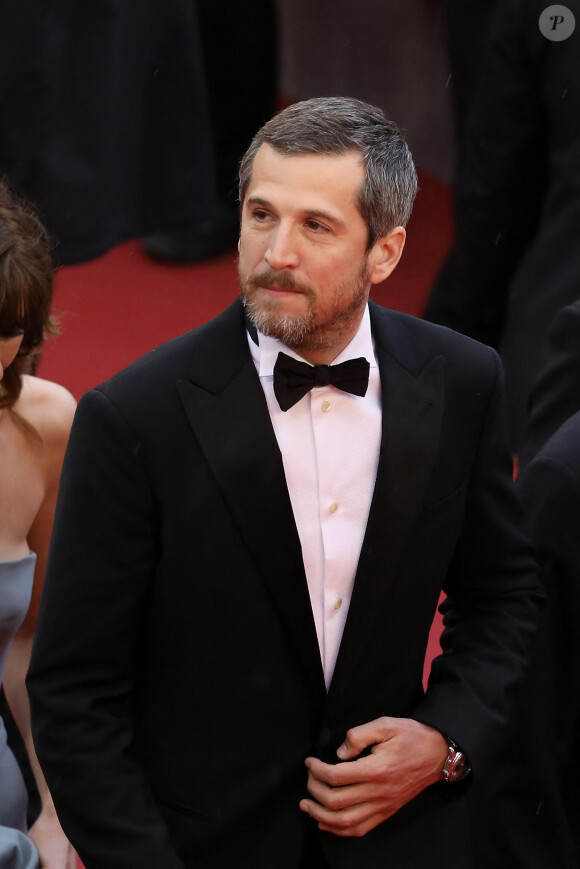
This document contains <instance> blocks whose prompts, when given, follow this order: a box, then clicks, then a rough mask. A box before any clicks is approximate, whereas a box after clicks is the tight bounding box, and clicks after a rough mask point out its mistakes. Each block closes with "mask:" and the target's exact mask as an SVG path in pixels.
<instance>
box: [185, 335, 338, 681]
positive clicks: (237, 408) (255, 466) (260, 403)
mask: <svg viewBox="0 0 580 869" xmlns="http://www.w3.org/2000/svg"><path fill="white" fill-rule="evenodd" d="M245 357H247V358H246V360H245V362H243V364H242V365H241V367H240V368H239V370H238V371H237V373H235V374H234V376H233V378H232V379H230V380H229V381H228V382H227V383H226V385H225V386H223V385H222V384H220V387H219V389H218V390H216V389H215V388H213V390H208V388H206V387H204V386H200V385H197V384H195V383H192V382H185V381H181V382H180V383H179V391H180V394H181V399H182V401H183V404H184V407H185V411H186V413H187V417H188V420H189V423H190V425H191V428H192V429H193V431H194V434H195V436H196V438H197V440H198V442H199V444H200V446H201V448H202V450H203V452H204V455H205V457H206V459H207V462H208V464H209V466H210V468H211V470H212V473H213V476H214V478H215V481H216V484H217V486H218V487H219V489H220V491H221V493H222V496H223V498H224V501H225V502H226V504H227V506H228V509H229V512H230V515H231V517H232V521H233V523H234V525H235V526H236V528H237V529H238V531H239V533H240V535H241V536H242V537H243V539H244V541H245V543H246V545H247V548H248V551H249V553H250V556H251V558H252V560H253V561H254V564H255V566H256V569H257V571H258V573H259V574H260V576H261V579H262V581H263V582H264V584H265V585H266V586H267V588H268V590H269V592H270V594H271V596H272V598H273V601H274V604H275V606H276V607H277V609H278V612H279V614H280V617H281V619H282V621H283V623H284V625H285V627H286V630H287V632H288V635H289V637H290V640H291V642H292V644H293V646H294V647H295V649H296V651H297V654H298V656H299V658H300V659H301V661H302V664H303V665H304V667H305V669H306V670H307V672H308V675H309V678H310V679H311V680H312V683H313V685H314V687H315V688H316V689H317V690H319V691H320V690H321V691H325V686H324V677H323V673H322V665H321V661H320V652H319V649H318V642H317V638H316V629H315V626H314V619H313V616H312V609H311V606H310V598H309V595H308V587H307V583H306V576H305V573H304V564H303V560H302V550H301V547H300V540H299V537H298V532H297V530H296V524H295V522H294V516H293V513H292V507H291V503H290V497H289V495H288V489H287V486H286V479H285V476H284V468H283V464H282V458H281V455H280V450H279V448H278V444H277V441H276V437H275V435H274V431H273V428H272V424H271V421H270V417H269V414H268V409H267V405H266V401H265V398H264V394H263V391H262V387H261V386H260V382H259V378H258V376H257V374H256V370H255V366H254V363H253V361H252V359H251V357H250V355H249V353H248V352H247V345H246V347H245Z"/></svg>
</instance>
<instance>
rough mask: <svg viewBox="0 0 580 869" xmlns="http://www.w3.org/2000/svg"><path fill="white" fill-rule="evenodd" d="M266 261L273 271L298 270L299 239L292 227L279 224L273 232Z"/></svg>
mask: <svg viewBox="0 0 580 869" xmlns="http://www.w3.org/2000/svg"><path fill="white" fill-rule="evenodd" d="M265 260H266V262H267V263H268V265H269V266H270V268H271V269H276V270H277V271H281V270H282V269H292V268H296V266H297V265H298V250H297V239H296V238H295V235H294V232H293V230H292V228H291V227H286V226H284V225H283V224H279V225H278V226H277V227H276V229H274V230H272V233H271V235H270V238H269V244H268V249H267V251H266V254H265Z"/></svg>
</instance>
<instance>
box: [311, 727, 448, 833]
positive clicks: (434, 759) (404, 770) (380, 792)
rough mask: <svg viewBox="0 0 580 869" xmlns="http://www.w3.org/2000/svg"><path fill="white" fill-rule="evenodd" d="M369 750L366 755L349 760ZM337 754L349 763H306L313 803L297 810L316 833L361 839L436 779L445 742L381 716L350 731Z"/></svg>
mask: <svg viewBox="0 0 580 869" xmlns="http://www.w3.org/2000/svg"><path fill="white" fill-rule="evenodd" d="M369 746H372V748H371V753H370V754H369V755H367V756H365V757H360V758H358V760H353V758H357V757H358V755H359V754H360V753H361V751H363V750H364V749H365V748H368V747H369ZM337 755H338V757H339V758H340V759H341V760H343V761H351V762H349V763H339V764H336V765H334V764H328V763H323V762H322V761H321V760H318V759H317V758H315V757H309V758H307V759H306V766H307V767H308V791H309V792H310V794H311V795H312V796H313V797H314V799H313V800H310V799H305V800H302V801H301V803H300V808H301V809H302V811H303V812H307V813H308V814H309V815H311V816H312V818H314V820H315V821H317V822H318V827H319V828H320V829H321V830H326V831H328V832H329V833H334V834H335V835H336V836H364V835H365V833H368V832H369V830H372V829H374V827H376V826H378V825H379V824H380V823H382V821H385V820H386V819H387V818H390V817H391V815H394V814H395V812H397V811H398V810H399V809H400V808H401V807H402V806H404V805H405V804H406V803H408V802H409V801H410V800H412V799H413V798H414V797H416V796H417V794H419V793H421V791H422V790H424V789H425V788H426V787H428V786H429V785H431V784H434V783H435V782H436V781H439V780H440V779H441V771H442V769H443V764H444V763H445V758H446V757H447V742H446V741H445V738H444V737H443V736H442V735H441V734H440V733H439V731H438V730H434V728H432V727H428V726H427V725H426V724H420V723H419V722H418V721H413V720H412V719H409V718H386V717H385V718H377V719H376V720H375V721H370V722H369V723H368V724H362V725H360V727H353V728H352V730H349V731H348V733H347V734H346V739H345V741H344V743H343V744H342V745H341V746H340V748H339V749H338V751H337Z"/></svg>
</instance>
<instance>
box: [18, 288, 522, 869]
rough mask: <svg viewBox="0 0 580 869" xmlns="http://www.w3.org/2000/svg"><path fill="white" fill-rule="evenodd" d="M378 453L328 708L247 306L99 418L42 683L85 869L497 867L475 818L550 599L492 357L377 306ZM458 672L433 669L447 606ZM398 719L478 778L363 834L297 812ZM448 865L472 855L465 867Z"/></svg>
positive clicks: (181, 347)
mask: <svg viewBox="0 0 580 869" xmlns="http://www.w3.org/2000/svg"><path fill="white" fill-rule="evenodd" d="M371 322H372V329H373V335H374V339H375V342H376V354H377V360H378V362H379V367H380V374H381V384H382V406H383V422H382V447H381V455H380V462H379V469H378V474H377V479H376V485H375V490H374V496H373V502H372V506H371V512H370V516H369V519H368V525H367V529H366V536H365V539H364V543H363V548H362V551H361V555H360V560H359V565H358V570H357V575H356V580H355V585H354V594H353V598H352V602H351V605H350V609H349V613H348V619H347V623H346V627H345V631H344V635H343V638H342V643H341V646H340V651H339V656H338V660H337V664H336V668H335V671H334V676H333V679H332V683H331V686H330V691H329V693H328V694H327V693H326V690H325V685H324V679H323V673H322V668H321V662H320V654H319V649H318V645H317V640H316V632H315V628H314V622H313V618H312V610H311V606H310V601H309V596H308V591H307V584H306V580H305V574H304V566H303V561H302V554H301V549H300V543H299V538H298V534H297V531H296V525H295V523H294V519H293V515H292V508H291V504H290V499H289V496H288V490H287V487H286V482H285V477H284V470H283V466H282V461H281V456H280V451H279V448H278V445H277V442H276V438H275V436H274V432H273V429H272V424H271V421H270V417H269V414H268V410H267V406H266V401H265V398H264V394H263V391H262V388H261V385H260V382H259V379H258V376H257V373H256V369H255V366H254V363H253V361H252V359H251V356H250V353H249V349H248V342H247V335H246V332H245V328H244V319H243V314H242V308H241V305H240V303H239V302H238V303H235V304H234V305H233V306H232V307H231V308H229V309H228V310H227V311H225V312H224V313H223V314H222V315H221V316H220V317H218V318H217V319H216V320H214V321H212V322H210V323H208V324H207V325H205V326H203V327H201V328H200V329H198V330H196V331H194V332H192V333H189V334H187V335H184V336H183V337H181V338H178V339H176V340H175V341H173V342H170V343H169V344H166V345H164V346H163V347H160V348H158V349H156V350H154V351H153V352H152V353H150V354H149V355H148V356H146V357H144V358H143V359H142V360H140V361H138V362H137V363H136V364H134V365H132V366H131V367H130V368H128V369H127V370H126V371H124V372H122V373H121V374H119V375H117V376H116V377H114V378H113V379H112V380H110V381H109V382H108V383H106V384H105V385H103V386H102V387H100V388H98V389H96V390H93V391H91V392H90V393H88V394H87V396H85V398H84V399H83V400H82V401H81V403H80V407H79V412H78V415H77V419H76V422H75V427H74V431H73V435H72V437H71V442H70V448H69V452H68V456H67V460H66V465H65V468H64V472H63V484H62V491H61V497H60V501H59V508H58V515H57V520H56V527H55V536H54V542H53V548H52V563H51V567H50V575H49V578H48V580H47V583H46V591H45V597H44V600H43V606H42V613H41V616H40V623H39V629H38V635H37V643H36V648H35V653H34V662H33V665H32V670H31V674H30V680H29V687H30V691H31V696H32V702H33V710H34V719H35V732H36V739H37V740H38V751H39V755H40V757H41V760H42V763H43V765H44V768H45V771H46V775H47V779H48V781H49V783H50V787H51V790H52V793H53V796H54V800H55V803H56V805H57V806H58V810H59V814H60V815H61V817H62V822H63V826H64V828H65V830H66V832H67V834H68V835H69V836H70V838H71V840H72V841H73V842H74V843H75V845H76V847H77V848H78V850H79V853H80V854H81V857H82V858H83V859H84V861H85V863H86V865H87V869H105V867H111V869H112V867H115V869H135V867H136V866H139V867H140V869H159V867H163V869H183V867H188V869H209V867H212V869H231V867H233V866H236V867H247V869H250V867H251V869H271V867H272V866H276V867H280V869H299V867H300V866H302V865H321V864H320V863H308V864H307V863H303V862H302V861H303V860H304V859H306V858H305V856H304V855H305V843H306V842H307V840H308V839H309V838H311V837H312V836H316V835H319V836H320V842H321V845H322V848H323V850H324V853H325V855H326V860H327V862H328V865H329V866H330V867H332V869H343V867H344V869H375V867H376V869H378V867H384V866H385V865H389V866H391V867H393V869H403V867H405V869H406V867H412V869H419V867H420V869H424V867H438V869H448V867H449V861H450V859H451V860H452V862H453V866H454V867H455V869H471V867H472V866H474V865H475V855H474V853H473V850H472V838H471V831H470V826H469V823H468V820H467V807H466V800H467V798H468V794H469V788H470V786H475V785H476V782H477V775H478V772H479V770H480V769H483V768H485V763H486V759H487V758H488V756H489V754H490V752H491V751H492V749H493V745H494V743H495V742H496V741H497V739H498V738H499V734H500V733H501V730H502V727H504V726H505V723H506V718H507V715H508V710H509V704H510V698H511V697H512V694H513V688H514V685H515V683H517V682H518V680H519V679H520V678H521V674H522V670H523V668H524V666H525V662H526V660H527V657H528V652H527V639H526V638H527V637H528V636H529V634H530V633H531V632H532V631H533V630H534V626H535V623H536V608H537V602H538V596H539V590H538V585H537V581H536V578H535V574H534V562H533V559H532V557H531V554H530V551H529V549H528V546H527V543H526V539H525V536H524V534H523V532H522V530H521V526H520V511H519V508H518V505H517V502H516V500H515V497H514V492H513V489H512V482H511V460H510V456H509V453H508V451H507V448H506V445H505V441H504V437H503V424H502V415H501V407H502V402H501V373H500V366H499V363H498V360H497V357H496V356H495V354H494V353H493V351H491V350H489V349H488V348H484V347H482V346H481V345H478V344H476V343H474V342H472V341H470V340H469V339H467V338H465V337H463V336H460V335H458V334H455V333H453V332H450V331H448V330H445V329H441V328H440V327H436V326H433V325H431V324H428V323H424V322H422V321H420V320H416V319H414V318H411V317H408V316H405V315H401V314H397V313H393V312H389V311H386V310H384V309H381V308H378V307H377V306H372V307H371ZM442 588H443V589H444V590H445V592H446V594H447V604H446V616H445V621H446V629H445V634H444V637H443V650H444V653H443V655H442V656H441V657H440V658H438V659H437V660H436V661H435V662H434V664H433V669H432V674H431V679H430V683H429V689H428V691H427V693H424V692H423V689H422V670H423V660H424V655H425V649H426V645H427V640H428V634H429V628H430V625H431V621H432V618H433V614H434V611H435V608H436V605H437V600H438V598H439V594H440V592H441V589H442ZM381 715H391V716H396V717H412V718H416V719H417V720H419V721H422V722H425V723H427V724H430V725H432V726H433V727H435V728H437V729H439V730H440V731H442V732H443V733H448V734H451V735H452V736H453V738H454V739H455V740H456V741H457V742H459V744H460V745H461V746H462V748H464V750H465V751H466V752H467V754H468V755H469V758H470V760H471V762H472V764H473V767H474V770H475V774H474V776H473V782H471V781H470V778H469V777H468V779H466V780H465V781H464V782H463V783H460V784H457V785H446V784H444V783H439V784H436V785H434V786H432V787H430V788H428V789H427V790H425V791H423V792H422V793H421V794H420V795H419V796H418V797H417V798H415V799H414V800H413V801H412V802H410V803H408V804H407V805H406V806H405V807H404V808H403V809H401V810H400V811H399V812H397V813H396V814H395V815H394V816H393V817H392V818H391V819H389V820H388V821H385V822H384V823H382V824H380V825H379V826H378V827H376V828H375V829H374V830H372V831H371V832H369V833H367V835H365V836H363V837H362V838H352V837H349V838H341V837H338V836H334V835H330V834H328V833H322V834H318V833H317V832H316V828H315V826H313V825H312V822H311V821H310V820H309V818H308V817H307V816H305V815H304V814H303V813H302V812H300V811H299V809H298V803H299V801H300V799H301V798H302V797H303V796H305V795H306V771H305V768H304V759H305V758H306V757H307V756H308V755H312V754H314V755H316V756H318V757H320V758H322V759H323V760H326V761H327V762H330V763H334V762H336V749H337V747H338V746H339V745H340V743H341V741H342V740H343V739H344V736H345V732H346V730H347V729H348V728H350V727H352V726H354V725H357V724H360V723H363V722H366V721H370V720H371V719H374V718H376V717H377V716H381ZM450 855H451V856H450Z"/></svg>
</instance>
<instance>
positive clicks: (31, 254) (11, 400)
mask: <svg viewBox="0 0 580 869" xmlns="http://www.w3.org/2000/svg"><path fill="white" fill-rule="evenodd" d="M50 251H51V242H50V239H49V236H48V233H47V231H46V229H45V228H44V226H43V225H42V223H41V222H40V220H39V218H38V216H37V214H36V212H35V210H34V208H33V207H32V205H31V204H30V203H29V202H27V201H26V200H25V199H23V198H22V197H20V196H18V195H17V194H15V193H14V192H13V191H11V190H10V189H9V188H8V187H7V185H6V184H5V183H3V182H0V338H11V337H13V336H14V335H17V334H19V333H21V332H22V334H23V338H22V344H21V347H20V350H19V352H18V356H17V357H16V359H15V360H14V361H13V362H12V364H11V365H9V366H8V368H7V369H6V370H5V371H4V377H3V379H2V382H1V383H0V409H3V408H11V407H12V406H13V405H14V404H15V403H16V401H17V399H18V396H19V395H20V391H21V389H22V375H23V374H29V373H30V372H31V371H32V369H33V365H34V361H35V359H36V357H37V356H38V355H39V353H40V352H41V350H42V346H43V344H44V339H45V338H46V336H47V335H57V334H58V329H57V327H56V323H55V321H54V319H53V317H52V316H51V313H50V307H51V304H52V293H53V284H52V275H53V264H52V259H51V253H50Z"/></svg>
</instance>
